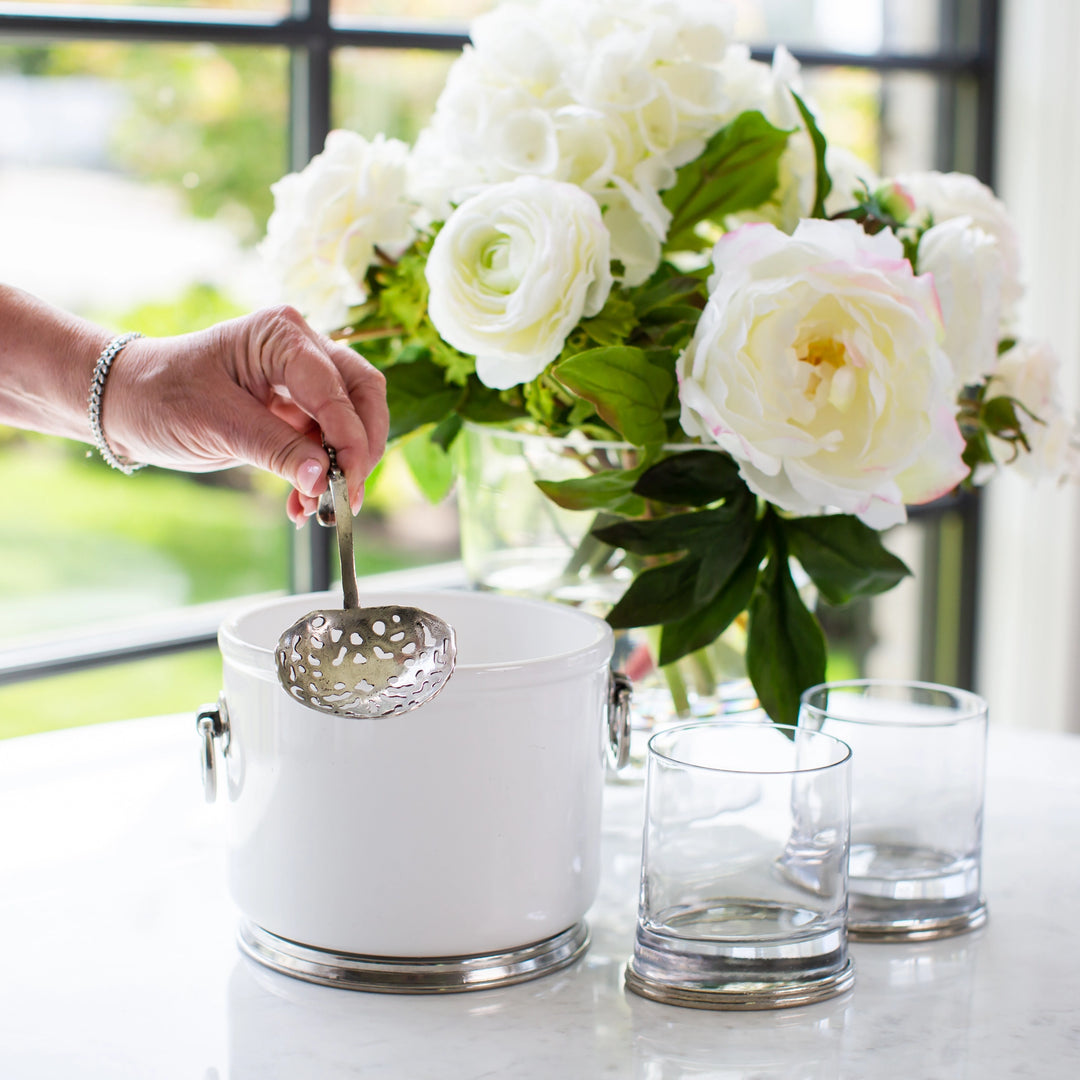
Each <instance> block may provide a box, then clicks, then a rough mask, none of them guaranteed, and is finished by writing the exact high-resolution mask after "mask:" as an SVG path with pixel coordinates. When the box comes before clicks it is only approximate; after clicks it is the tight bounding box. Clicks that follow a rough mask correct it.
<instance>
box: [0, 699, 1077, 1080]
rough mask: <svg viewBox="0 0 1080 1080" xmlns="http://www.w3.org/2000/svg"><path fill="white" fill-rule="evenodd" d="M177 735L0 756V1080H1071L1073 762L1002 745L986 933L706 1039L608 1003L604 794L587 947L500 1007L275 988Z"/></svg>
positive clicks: (608, 863)
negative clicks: (250, 953) (251, 951)
mask: <svg viewBox="0 0 1080 1080" xmlns="http://www.w3.org/2000/svg"><path fill="white" fill-rule="evenodd" d="M197 756H198V754H197V740H196V736H195V734H194V730H193V718H192V717H191V716H187V715H185V716H173V717H159V718H153V719H148V720H137V721H130V722H124V723H117V724H107V725H103V726H99V727H95V728H83V729H77V730H74V731H69V732H62V733H55V734H48V735H37V736H31V737H28V738H23V739H14V740H10V741H8V742H4V743H0V941H2V946H0V1076H2V1077H4V1078H5V1080H44V1078H49V1080H52V1078H56V1080H60V1078H62V1080H98V1078H101V1080H105V1078H108V1080H129V1078H130V1080H170V1078H173V1077H176V1078H184V1080H255V1078H258V1080H278V1078H280V1080H338V1078H345V1077H360V1076H363V1077H365V1078H371V1080H378V1078H384V1077H392V1078H395V1080H426V1078H439V1080H465V1078H468V1080H479V1078H481V1077H499V1078H509V1080H533V1078H535V1080H577V1078H581V1080H596V1078H601V1077H613V1078H623V1077H634V1078H638V1080H673V1078H684V1077H686V1078H689V1077H695V1078H699V1080H704V1078H709V1080H751V1078H753V1080H833V1078H839V1077H843V1078H852V1080H854V1078H859V1080H893V1078H896V1080H901V1078H902V1080H939V1078H940V1080H945V1078H950V1080H951V1078H961V1077H963V1078H970V1080H994V1078H997V1077H1002V1078H1005V1077H1009V1078H1015V1077H1031V1078H1038V1080H1059V1078H1060V1080H1066V1078H1067V1080H1075V1078H1076V1077H1077V1076H1080V904H1078V896H1080V859H1078V858H1077V835H1078V832H1080V737H1077V736H1054V735H1034V734H1031V735H1017V734H1012V733H1009V732H992V733H991V744H990V781H989V793H988V805H987V820H986V855H985V868H986V890H987V897H988V900H989V904H990V922H989V924H988V925H987V926H986V927H985V928H984V929H983V930H981V931H978V932H976V933H974V934H971V935H968V936H965V937H959V938H954V939H952V940H949V941H941V942H933V943H928V944H922V945H911V946H884V945H855V946H852V953H853V955H854V957H855V961H856V965H857V982H856V986H855V988H854V990H852V991H851V992H849V993H848V994H847V995H846V996H844V997H842V998H838V999H835V1000H833V1001H831V1002H825V1003H822V1004H820V1005H815V1006H811V1007H807V1008H801V1009H794V1010H784V1011H778V1012H770V1013H710V1012H698V1011H694V1010H689V1009H678V1008H673V1007H670V1006H665V1005H658V1004H654V1003H652V1002H649V1001H644V1000H641V999H639V998H636V997H634V996H633V995H628V994H626V993H625V992H624V991H623V989H622V967H623V964H624V963H625V960H626V958H627V956H628V955H629V952H630V949H631V945H632V939H633V925H634V905H635V902H636V893H637V873H638V845H639V837H638V835H637V828H636V821H637V816H638V815H639V813H640V802H639V799H640V791H639V790H638V789H635V788H627V787H622V788H620V787H611V788H609V790H608V797H607V802H606V805H605V836H604V845H605V846H604V852H605V854H604V875H603V880H602V884H601V895H600V898H599V900H598V902H597V903H596V905H595V907H594V908H593V910H592V912H591V913H590V915H589V922H590V924H591V927H592V932H593V944H592V948H591V949H590V951H589V953H588V954H587V956H586V957H585V958H584V959H583V960H582V961H581V962H579V963H578V964H577V965H575V966H574V967H572V968H569V969H567V970H565V971H562V972H558V973H556V974H554V975H550V976H548V977H546V978H543V979H539V980H536V981H533V982H529V983H524V984H521V985H519V986H514V987H508V988H506V989H501V990H488V991H483V992H479V993H466V994H452V995H442V996H435V997H399V996H384V995H378V994H363V993H356V992H351V991H345V990H337V989H330V988H325V987H318V986H312V985H309V984H306V983H302V982H298V981H296V980H293V979H289V978H287V977H285V976H280V975H275V974H272V973H270V972H267V971H265V970H263V969H262V968H259V967H258V966H257V965H255V964H254V963H252V962H251V961H249V960H246V959H245V958H243V957H242V956H241V955H240V954H239V952H238V951H237V949H236V947H235V945H234V942H233V927H234V923H235V917H236V916H235V911H234V909H233V907H232V905H231V903H230V901H229V899H228V896H227V893H226V886H225V851H224V843H223V839H222V836H221V834H222V831H223V829H222V814H223V813H224V811H225V807H224V806H220V805H215V806H207V805H205V804H204V803H203V802H202V793H201V785H200V780H199V775H198V764H197Z"/></svg>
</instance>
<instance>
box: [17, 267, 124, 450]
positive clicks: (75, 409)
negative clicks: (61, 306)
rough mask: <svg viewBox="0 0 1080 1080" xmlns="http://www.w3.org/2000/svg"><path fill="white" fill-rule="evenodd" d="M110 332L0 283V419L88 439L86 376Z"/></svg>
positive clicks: (88, 377) (74, 437) (68, 436)
mask: <svg viewBox="0 0 1080 1080" xmlns="http://www.w3.org/2000/svg"><path fill="white" fill-rule="evenodd" d="M110 336H111V335H110V333H109V331H107V330H104V329H102V328H101V327H98V326H94V325H93V323H89V322H87V321H86V320H84V319H79V318H76V317H75V316H73V315H69V314H68V313H66V312H63V311H60V310H58V309H57V308H54V307H52V306H50V305H49V304H46V303H45V302H44V301H42V300H38V299H37V298H35V297H33V296H31V295H30V294H29V293H25V292H22V291H21V290H19V289H15V288H12V287H10V286H8V285H3V284H0V424H9V425H11V426H13V427H20V428H29V429H32V430H34V431H42V432H45V433H47V434H50V435H62V436H64V437H66V438H69V439H80V440H82V441H83V442H89V441H90V425H89V422H88V420H87V397H88V394H89V390H90V380H91V378H92V377H93V374H94V365H95V363H96V362H97V358H98V356H100V355H101V351H102V349H104V347H105V345H106V344H107V343H108V341H109V338H110ZM107 398H108V392H107V391H106V408H107Z"/></svg>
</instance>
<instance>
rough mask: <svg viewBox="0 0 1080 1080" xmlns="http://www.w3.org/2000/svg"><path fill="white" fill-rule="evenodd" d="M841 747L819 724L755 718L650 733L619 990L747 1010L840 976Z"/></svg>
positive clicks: (816, 995) (844, 841) (814, 991)
mask: <svg viewBox="0 0 1080 1080" xmlns="http://www.w3.org/2000/svg"><path fill="white" fill-rule="evenodd" d="M850 757H851V752H850V750H849V749H848V747H847V746H845V745H844V743H843V742H841V741H840V740H839V739H836V738H833V737H832V736H830V735H826V734H822V733H819V732H814V731H810V730H800V729H798V728H795V727H791V726H786V727H785V726H781V725H774V724H771V723H769V722H768V721H765V720H762V721H753V720H742V721H730V720H717V721H705V722H699V723H690V724H679V725H677V726H675V727H671V728H665V729H664V730H662V731H660V732H658V733H657V734H655V735H653V737H652V738H651V739H650V740H649V751H648V762H647V772H646V780H645V804H646V816H645V831H644V846H643V851H642V865H641V894H640V901H639V906H638V922H637V934H636V938H635V944H634V955H633V958H632V959H631V961H630V963H629V964H628V966H627V972H626V985H627V988H628V989H630V990H632V991H633V992H635V993H637V994H641V995H642V996H643V997H649V998H652V999H654V1000H657V1001H663V1002H666V1003H668V1004H676V1005H689V1006H692V1007H696V1008H713V1009H761V1008H779V1007H784V1006H790V1005H803V1004H807V1003H809V1002H812V1001H820V1000H823V999H825V998H828V997H832V996H834V995H835V994H839V993H841V992H843V991H844V990H846V989H847V988H848V987H849V986H851V984H852V982H853V979H854V975H853V969H852V965H851V962H850V960H849V958H848V955H847V933H846V929H845V916H846V914H847V862H848V835H849V824H850V818H849V812H850V811H849V807H850V777H849V766H850Z"/></svg>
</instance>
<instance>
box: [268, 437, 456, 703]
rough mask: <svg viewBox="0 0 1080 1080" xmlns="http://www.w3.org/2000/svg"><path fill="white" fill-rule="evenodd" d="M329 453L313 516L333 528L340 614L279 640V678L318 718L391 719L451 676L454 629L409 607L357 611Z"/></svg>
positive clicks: (342, 503) (312, 617)
mask: <svg viewBox="0 0 1080 1080" xmlns="http://www.w3.org/2000/svg"><path fill="white" fill-rule="evenodd" d="M327 453H328V454H329V455H330V472H329V487H328V489H327V492H326V494H324V496H323V499H322V500H320V503H319V512H318V517H319V521H320V522H321V523H322V524H324V525H335V526H336V528H337V540H338V553H339V555H340V556H341V591H342V594H343V596H344V602H345V608H344V610H343V611H312V612H310V613H309V614H307V615H305V616H304V617H303V618H302V619H300V620H299V621H297V622H295V623H293V625H292V626H290V627H289V629H288V630H286V631H285V633H284V634H282V635H281V638H280V639H279V641H278V647H277V673H278V679H279V680H280V681H281V685H282V686H283V687H284V688H285V689H286V690H287V691H288V693H289V695H290V696H291V697H293V698H295V699H296V700H297V701H299V702H300V703H301V704H303V705H306V706H308V708H310V709H317V710H318V711H319V712H324V713H331V714H333V715H335V716H352V717H357V718H374V717H381V716H397V715H398V714H400V713H404V712H408V711H409V710H410V709H415V708H416V707H417V706H418V705H423V704H424V702H425V701H430V700H431V698H433V697H434V696H435V695H436V694H437V693H438V692H439V691H440V690H441V689H442V688H443V687H444V686H445V685H446V680H447V679H449V678H450V676H451V674H452V673H453V670H454V662H455V660H456V658H457V643H456V641H455V639H454V630H453V627H451V626H449V625H448V624H447V623H445V622H444V621H443V620H442V619H440V618H438V617H437V616H435V615H432V614H431V613H430V612H427V611H421V610H420V609H419V608H414V607H399V606H395V605H388V606H385V607H360V602H359V599H358V597H357V590H356V567H355V565H354V564H353V536H352V512H351V510H350V509H349V492H348V488H347V486H346V483H345V474H344V473H343V472H342V471H341V469H340V468H338V465H337V459H336V457H335V455H334V451H333V450H331V449H330V448H329V447H328V448H327Z"/></svg>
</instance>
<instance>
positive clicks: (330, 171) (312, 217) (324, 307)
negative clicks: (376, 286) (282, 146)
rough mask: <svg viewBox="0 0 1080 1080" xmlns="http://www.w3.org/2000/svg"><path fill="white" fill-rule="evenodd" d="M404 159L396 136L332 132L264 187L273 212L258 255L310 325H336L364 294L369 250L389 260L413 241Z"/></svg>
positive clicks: (372, 256) (412, 208) (412, 209)
mask: <svg viewBox="0 0 1080 1080" xmlns="http://www.w3.org/2000/svg"><path fill="white" fill-rule="evenodd" d="M408 156H409V148H408V147H407V146H406V145H405V144H404V143H403V142H400V141H398V140H397V139H385V138H384V137H383V136H382V135H377V136H376V137H375V138H374V139H373V140H372V141H371V142H368V140H367V139H364V138H363V137H362V136H360V135H356V134H354V133H352V132H349V131H332V132H330V134H329V135H328V136H327V137H326V148H325V149H324V150H323V152H322V153H321V154H318V155H317V156H316V157H314V158H312V159H311V161H310V162H309V164H308V165H307V167H306V168H305V169H304V170H303V171H302V172H299V173H290V174H289V175H288V176H284V177H282V178H281V179H280V180H279V181H278V182H277V183H276V184H274V185H273V186H272V188H271V190H272V191H273V193H274V212H273V213H272V214H271V215H270V221H269V223H268V224H267V229H266V239H265V240H264V241H263V242H262V244H261V245H260V253H261V254H262V256H263V257H264V258H265V259H266V261H267V263H268V264H269V266H270V268H271V270H272V272H274V273H275V274H276V275H277V277H278V278H279V280H280V283H281V288H282V293H283V296H284V298H285V299H286V300H287V301H288V302H289V303H291V304H294V305H295V306H296V307H297V308H299V310H300V311H301V312H303V313H304V315H305V316H307V318H308V320H309V321H310V322H311V324H312V325H313V326H315V327H317V328H318V329H320V330H332V329H335V328H336V327H339V326H342V325H343V324H344V323H345V322H346V320H347V318H348V313H349V309H350V308H351V307H354V306H355V305H357V304H362V303H363V302H364V301H365V300H366V299H367V286H366V284H365V277H366V275H367V272H368V269H369V268H370V266H371V265H372V263H373V262H374V261H375V259H376V258H377V256H376V249H378V250H379V251H381V252H383V253H384V254H385V255H387V256H388V257H390V258H396V257H397V256H398V255H400V254H401V253H402V252H403V251H404V250H405V249H406V248H407V247H408V246H409V245H410V244H411V243H412V242H413V240H414V239H415V235H416V234H415V231H414V229H413V225H412V219H413V215H414V213H415V211H416V206H415V205H414V204H413V203H412V202H410V201H409V200H408V199H407V197H406V173H407V161H408Z"/></svg>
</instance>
